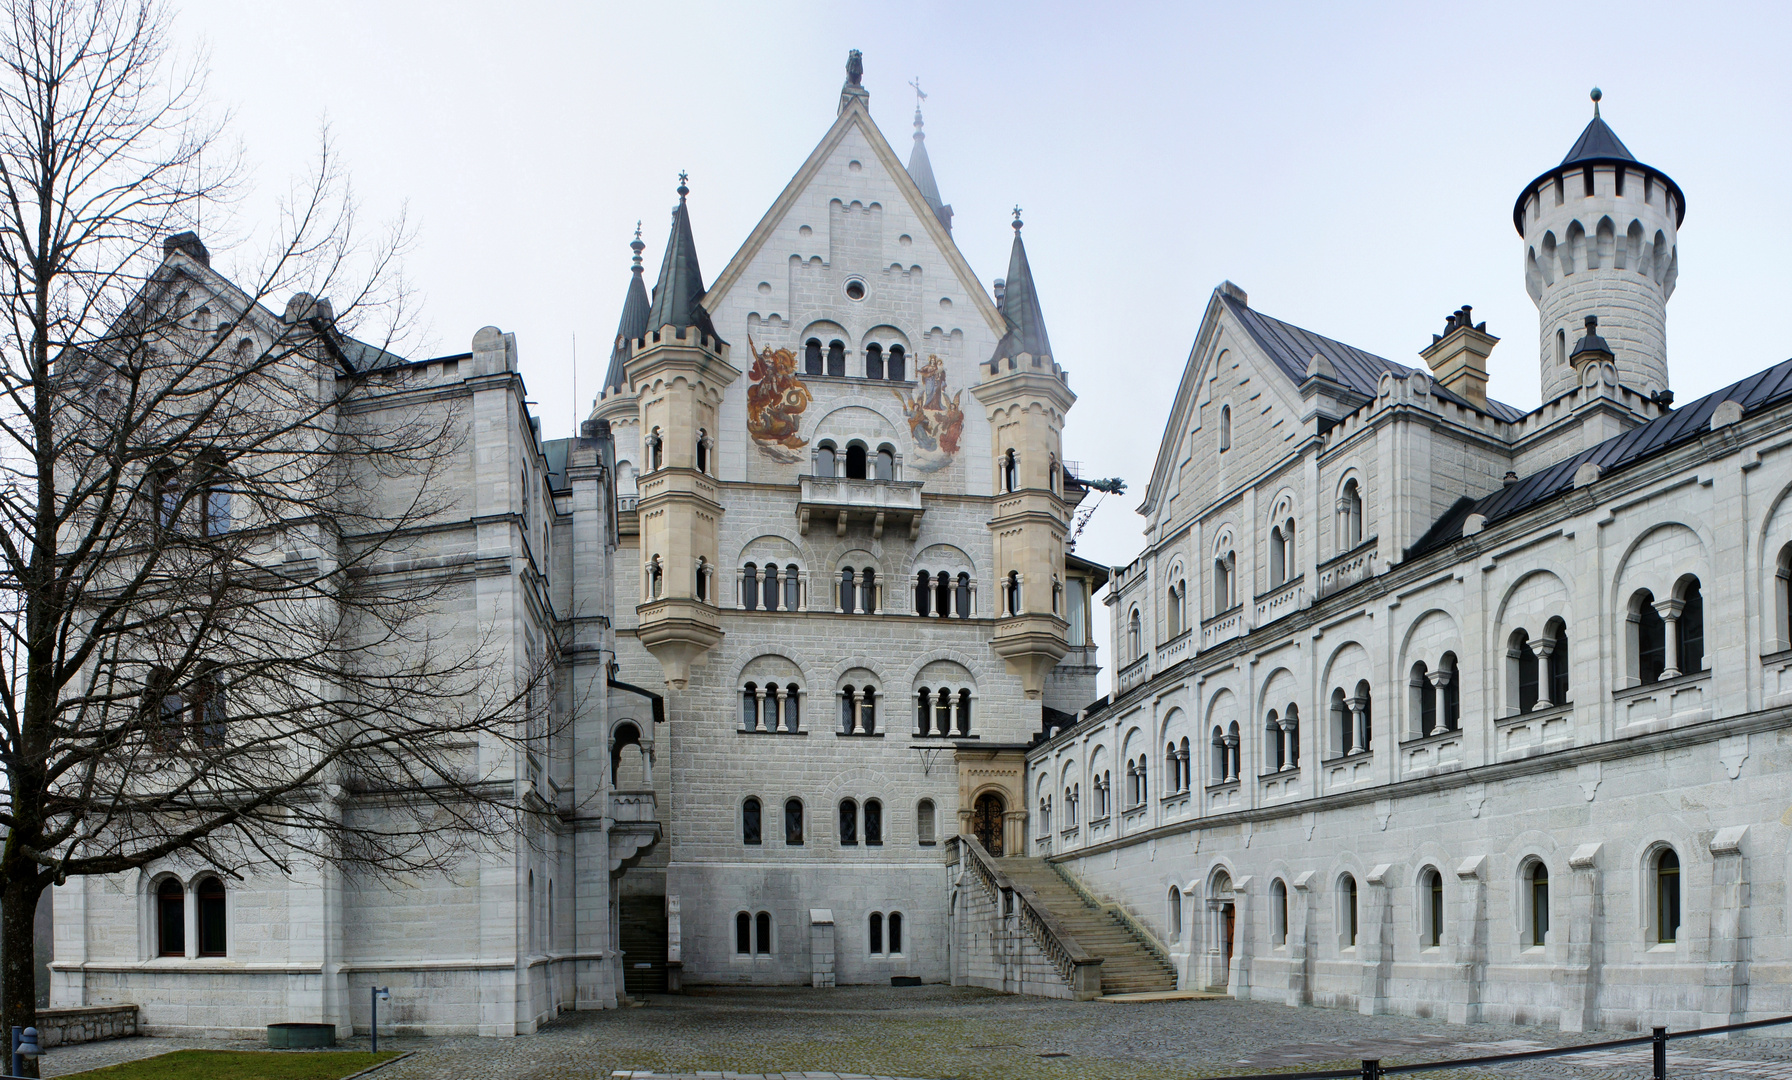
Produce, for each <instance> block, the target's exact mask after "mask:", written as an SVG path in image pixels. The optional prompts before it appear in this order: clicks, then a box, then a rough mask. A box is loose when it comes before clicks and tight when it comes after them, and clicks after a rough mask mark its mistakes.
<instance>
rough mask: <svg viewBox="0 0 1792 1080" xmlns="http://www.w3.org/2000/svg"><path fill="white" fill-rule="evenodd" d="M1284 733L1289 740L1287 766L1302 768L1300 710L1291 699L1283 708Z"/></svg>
mask: <svg viewBox="0 0 1792 1080" xmlns="http://www.w3.org/2000/svg"><path fill="white" fill-rule="evenodd" d="M1282 734H1283V735H1284V736H1286V737H1287V740H1288V763H1287V765H1286V766H1285V768H1289V769H1298V768H1300V710H1299V709H1297V708H1296V707H1295V705H1294V702H1292V701H1290V702H1289V703H1288V707H1287V708H1286V709H1283V710H1282Z"/></svg>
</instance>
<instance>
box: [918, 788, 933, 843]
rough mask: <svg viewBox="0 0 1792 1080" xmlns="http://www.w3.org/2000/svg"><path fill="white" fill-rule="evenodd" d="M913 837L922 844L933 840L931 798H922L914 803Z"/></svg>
mask: <svg viewBox="0 0 1792 1080" xmlns="http://www.w3.org/2000/svg"><path fill="white" fill-rule="evenodd" d="M915 838H916V839H917V840H918V841H919V842H920V843H922V844H923V845H927V844H932V843H933V842H934V838H933V800H932V799H922V800H921V801H920V802H918V803H916V804H915Z"/></svg>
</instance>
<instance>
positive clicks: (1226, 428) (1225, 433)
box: [1220, 405, 1232, 454]
mask: <svg viewBox="0 0 1792 1080" xmlns="http://www.w3.org/2000/svg"><path fill="white" fill-rule="evenodd" d="M1230 449H1232V406H1230V405H1221V406H1220V453H1222V454H1223V453H1225V452H1226V451H1228V450H1230Z"/></svg>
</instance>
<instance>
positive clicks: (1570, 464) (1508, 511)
mask: <svg viewBox="0 0 1792 1080" xmlns="http://www.w3.org/2000/svg"><path fill="white" fill-rule="evenodd" d="M1725 401H1734V402H1736V403H1737V404H1738V405H1741V406H1742V410H1743V413H1744V414H1747V413H1752V412H1755V411H1757V410H1760V409H1764V408H1767V407H1769V406H1773V405H1779V404H1782V403H1784V402H1787V401H1792V360H1785V361H1781V362H1780V363H1778V364H1775V365H1774V366H1773V367H1770V368H1768V369H1766V370H1765V371H1758V372H1756V373H1755V374H1753V375H1750V376H1749V377H1748V378H1746V379H1743V380H1742V381H1741V382H1736V383H1731V384H1730V385H1729V386H1726V387H1724V388H1723V389H1722V390H1718V391H1714V392H1713V393H1710V394H1706V395H1705V396H1704V397H1702V398H1699V399H1698V400H1697V401H1694V402H1690V403H1688V404H1686V405H1682V406H1681V407H1680V408H1678V409H1675V410H1673V411H1672V412H1669V413H1664V414H1663V415H1661V416H1658V417H1656V418H1655V419H1653V420H1651V421H1649V422H1648V423H1646V424H1642V425H1639V426H1637V427H1634V428H1632V429H1630V430H1629V431H1626V432H1625V433H1624V434H1622V435H1614V436H1613V437H1612V438H1609V439H1607V440H1605V441H1604V442H1602V443H1599V444H1598V445H1597V446H1592V447H1589V448H1587V449H1586V450H1583V451H1581V452H1580V453H1578V454H1576V455H1574V456H1573V457H1571V458H1568V459H1567V460H1565V461H1558V462H1556V463H1555V464H1554V465H1551V466H1549V467H1547V468H1544V469H1540V470H1538V471H1537V472H1534V473H1532V474H1531V475H1529V476H1527V477H1524V478H1523V479H1521V480H1519V481H1518V482H1517V483H1515V484H1509V485H1507V486H1505V487H1503V488H1501V489H1500V490H1498V491H1496V492H1494V493H1493V494H1491V495H1487V496H1484V497H1482V498H1480V499H1466V498H1465V499H1463V500H1461V501H1459V502H1458V503H1457V504H1456V505H1455V506H1453V507H1451V508H1450V510H1449V511H1448V512H1446V513H1445V514H1444V516H1443V517H1442V518H1440V519H1439V520H1438V521H1437V522H1436V523H1435V524H1434V525H1432V527H1431V528H1430V530H1428V531H1427V532H1426V534H1425V535H1424V537H1422V538H1421V539H1420V540H1419V542H1418V543H1416V544H1414V545H1413V546H1412V548H1411V549H1410V550H1409V551H1408V552H1407V556H1408V557H1409V558H1411V557H1413V556H1416V555H1421V554H1424V553H1425V552H1427V551H1430V550H1433V549H1435V548H1439V547H1443V546H1445V545H1447V544H1449V543H1451V542H1453V541H1455V540H1457V539H1460V538H1461V536H1462V525H1463V523H1464V522H1465V521H1467V520H1468V516H1469V515H1470V514H1480V515H1482V516H1483V517H1484V518H1486V519H1487V523H1488V524H1490V525H1491V524H1493V523H1494V522H1496V521H1500V520H1502V519H1505V518H1509V517H1512V516H1513V515H1515V514H1519V513H1522V512H1524V511H1526V510H1529V509H1530V508H1532V507H1534V506H1537V505H1540V504H1542V503H1544V502H1547V501H1549V500H1550V499H1553V498H1555V497H1556V496H1558V495H1562V494H1565V493H1566V492H1568V491H1569V490H1570V489H1572V488H1573V487H1574V474H1575V472H1576V471H1577V470H1579V468H1580V467H1581V466H1582V465H1585V464H1587V463H1588V462H1592V463H1593V464H1595V465H1597V466H1599V471H1600V474H1601V475H1602V476H1610V475H1611V474H1612V473H1614V472H1617V471H1618V470H1620V469H1625V468H1629V467H1630V466H1632V465H1634V464H1636V463H1637V462H1639V461H1642V460H1643V459H1645V458H1649V457H1653V456H1655V455H1656V454H1659V453H1662V452H1663V451H1666V450H1669V449H1672V448H1673V447H1675V446H1679V445H1680V444H1682V443H1685V442H1690V441H1691V440H1693V439H1696V438H1698V437H1699V436H1700V435H1702V434H1703V433H1704V432H1705V431H1706V430H1707V429H1708V428H1709V426H1710V424H1711V414H1712V413H1713V412H1715V411H1716V410H1717V407H1718V406H1719V405H1721V404H1723V403H1724V402H1725Z"/></svg>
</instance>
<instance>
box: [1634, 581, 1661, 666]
mask: <svg viewBox="0 0 1792 1080" xmlns="http://www.w3.org/2000/svg"><path fill="white" fill-rule="evenodd" d="M1629 621H1630V627H1629V629H1630V633H1631V638H1632V640H1633V642H1634V644H1633V646H1632V652H1631V664H1632V667H1633V671H1634V673H1635V676H1636V681H1637V683H1638V684H1639V685H1647V684H1649V683H1652V682H1659V681H1660V680H1661V674H1662V672H1663V671H1665V670H1666V669H1667V662H1668V649H1667V623H1666V622H1665V621H1663V619H1662V617H1661V612H1660V611H1657V610H1656V608H1655V594H1654V593H1651V592H1650V591H1649V590H1648V589H1642V590H1640V591H1638V592H1637V594H1636V595H1635V596H1633V597H1631V598H1630V620H1629Z"/></svg>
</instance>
